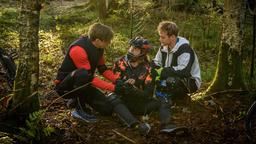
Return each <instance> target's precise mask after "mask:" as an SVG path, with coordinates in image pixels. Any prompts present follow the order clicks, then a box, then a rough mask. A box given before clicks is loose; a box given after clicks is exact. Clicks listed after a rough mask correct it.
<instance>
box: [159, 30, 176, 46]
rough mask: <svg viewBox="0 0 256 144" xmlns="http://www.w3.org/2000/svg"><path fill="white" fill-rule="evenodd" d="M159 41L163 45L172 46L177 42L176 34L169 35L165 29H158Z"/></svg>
mask: <svg viewBox="0 0 256 144" xmlns="http://www.w3.org/2000/svg"><path fill="white" fill-rule="evenodd" d="M158 34H159V41H160V43H161V45H163V46H172V45H173V44H175V43H176V38H175V36H174V35H171V36H168V35H167V33H166V32H164V31H158Z"/></svg>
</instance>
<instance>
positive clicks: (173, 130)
mask: <svg viewBox="0 0 256 144" xmlns="http://www.w3.org/2000/svg"><path fill="white" fill-rule="evenodd" d="M187 131H188V129H187V128H186V127H184V126H179V127H177V126H176V125H174V124H167V125H164V126H163V127H162V128H161V129H160V132H163V133H169V134H175V135H181V134H185V133H187Z"/></svg>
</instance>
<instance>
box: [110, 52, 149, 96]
mask: <svg viewBox="0 0 256 144" xmlns="http://www.w3.org/2000/svg"><path fill="white" fill-rule="evenodd" d="M113 72H114V74H116V75H119V77H120V79H129V78H132V79H135V84H134V85H135V86H136V87H137V88H136V89H133V90H132V92H131V93H132V96H130V97H131V100H132V99H135V101H136V100H138V98H139V99H148V98H152V96H153V91H154V77H152V76H151V74H150V66H149V64H148V63H147V62H144V63H142V64H140V65H139V66H137V67H136V68H133V67H132V66H131V65H130V64H129V62H128V58H127V55H126V56H124V57H121V58H120V59H119V60H118V61H116V62H115V64H114V67H113Z"/></svg>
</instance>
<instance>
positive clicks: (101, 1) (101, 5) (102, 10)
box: [98, 0, 108, 19]
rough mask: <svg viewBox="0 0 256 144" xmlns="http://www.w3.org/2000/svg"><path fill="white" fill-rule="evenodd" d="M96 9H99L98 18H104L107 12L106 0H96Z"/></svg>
mask: <svg viewBox="0 0 256 144" xmlns="http://www.w3.org/2000/svg"><path fill="white" fill-rule="evenodd" d="M98 11H99V18H100V19H106V18H107V16H108V14H107V1H106V0H98Z"/></svg>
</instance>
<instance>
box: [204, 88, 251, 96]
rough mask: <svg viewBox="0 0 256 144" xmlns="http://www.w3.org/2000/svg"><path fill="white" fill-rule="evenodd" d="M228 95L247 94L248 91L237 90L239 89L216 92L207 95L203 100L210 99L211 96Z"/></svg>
mask: <svg viewBox="0 0 256 144" xmlns="http://www.w3.org/2000/svg"><path fill="white" fill-rule="evenodd" d="M228 93H249V91H248V90H239V89H228V90H224V91H218V92H215V93H211V94H209V95H205V96H204V98H206V97H212V96H214V95H218V94H228Z"/></svg>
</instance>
